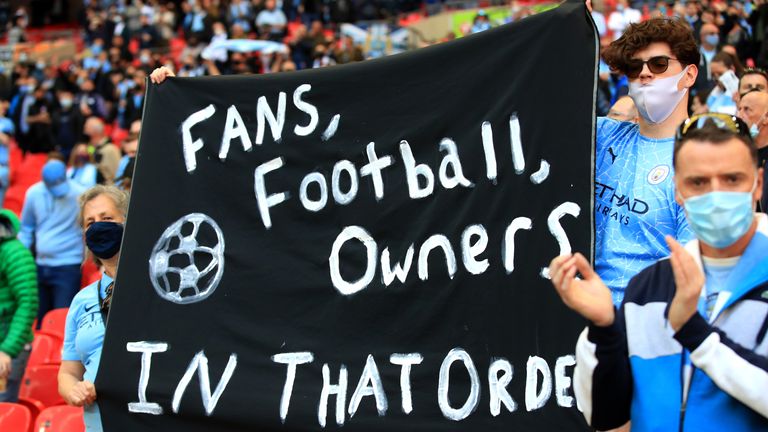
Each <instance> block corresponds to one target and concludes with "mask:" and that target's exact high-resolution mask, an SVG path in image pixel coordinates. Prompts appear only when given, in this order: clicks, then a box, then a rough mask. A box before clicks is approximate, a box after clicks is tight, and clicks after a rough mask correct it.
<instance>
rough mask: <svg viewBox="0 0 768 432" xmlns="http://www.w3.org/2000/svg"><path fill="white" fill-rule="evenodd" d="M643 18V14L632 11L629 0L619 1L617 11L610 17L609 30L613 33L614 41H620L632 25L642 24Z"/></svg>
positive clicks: (635, 10)
mask: <svg viewBox="0 0 768 432" xmlns="http://www.w3.org/2000/svg"><path fill="white" fill-rule="evenodd" d="M642 17H643V16H642V13H640V11H639V10H637V9H632V8H631V7H630V6H629V2H628V1H627V0H619V1H618V2H616V10H615V11H613V12H611V14H610V15H609V16H608V28H609V29H610V30H611V31H612V32H613V37H614V39H618V38H620V37H621V35H622V34H623V33H624V30H625V29H626V28H627V27H629V25H630V24H633V23H638V22H640V20H641V19H642Z"/></svg>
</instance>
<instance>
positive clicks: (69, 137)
mask: <svg viewBox="0 0 768 432" xmlns="http://www.w3.org/2000/svg"><path fill="white" fill-rule="evenodd" d="M84 122H85V118H84V117H83V113H82V112H80V106H79V105H77V104H75V98H74V95H73V94H72V92H70V91H69V90H62V91H60V92H59V105H58V107H56V108H55V109H54V111H53V127H54V136H55V137H56V142H57V143H58V147H59V151H61V153H62V154H63V155H64V157H69V154H70V152H71V151H72V148H73V147H74V146H75V143H77V142H78V141H79V140H80V138H82V130H83V123H84Z"/></svg>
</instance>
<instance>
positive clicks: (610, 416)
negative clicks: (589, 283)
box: [573, 323, 632, 430]
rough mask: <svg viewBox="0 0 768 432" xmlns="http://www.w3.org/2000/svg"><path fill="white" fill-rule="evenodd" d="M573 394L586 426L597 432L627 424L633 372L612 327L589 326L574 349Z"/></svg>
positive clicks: (622, 341)
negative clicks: (597, 431) (587, 424)
mask: <svg viewBox="0 0 768 432" xmlns="http://www.w3.org/2000/svg"><path fill="white" fill-rule="evenodd" d="M573 387H574V392H575V394H576V399H577V400H578V401H579V406H580V407H581V409H582V412H583V413H584V417H585V418H586V420H587V422H588V423H589V424H590V425H591V426H592V427H594V428H596V429H598V430H608V429H614V428H617V427H620V426H621V425H623V424H625V423H626V422H627V421H629V417H630V415H629V412H630V406H631V403H632V372H631V370H630V365H629V358H628V357H627V353H626V342H625V339H624V335H623V334H622V332H621V331H620V330H619V328H618V325H617V324H616V323H614V324H613V325H611V326H609V327H596V326H594V325H592V326H589V327H588V328H587V329H585V330H584V332H582V334H581V336H580V337H579V341H578V343H577V345H576V369H575V370H574V385H573Z"/></svg>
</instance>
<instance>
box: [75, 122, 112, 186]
mask: <svg viewBox="0 0 768 432" xmlns="http://www.w3.org/2000/svg"><path fill="white" fill-rule="evenodd" d="M83 133H84V134H85V135H86V136H87V137H88V150H89V152H90V153H91V154H92V155H93V161H94V162H95V163H96V167H97V168H98V174H97V179H96V182H97V183H99V184H112V182H113V181H114V180H115V173H116V172H117V166H118V165H119V164H120V149H118V148H117V146H116V145H114V144H112V142H111V141H110V140H109V137H107V136H106V135H105V134H104V122H103V121H101V119H100V118H98V117H89V118H88V119H87V120H86V121H85V126H84V127H83Z"/></svg>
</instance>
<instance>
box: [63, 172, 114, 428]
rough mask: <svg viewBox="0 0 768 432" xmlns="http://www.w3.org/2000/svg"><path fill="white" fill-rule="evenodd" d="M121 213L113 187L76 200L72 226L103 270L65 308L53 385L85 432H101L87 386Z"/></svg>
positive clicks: (97, 356) (92, 390) (107, 302)
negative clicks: (78, 413) (78, 411)
mask: <svg viewBox="0 0 768 432" xmlns="http://www.w3.org/2000/svg"><path fill="white" fill-rule="evenodd" d="M127 211H128V196H127V195H126V193H125V192H123V191H121V190H120V189H118V188H116V187H114V186H102V185H98V186H95V187H93V188H91V189H88V190H87V191H86V192H85V193H84V194H83V196H82V198H81V199H80V214H79V216H78V222H79V225H80V226H81V227H82V229H84V230H85V244H86V246H87V247H88V251H89V254H90V255H91V256H92V257H93V260H94V261H95V262H96V264H97V265H99V266H101V267H102V268H103V269H104V270H103V272H102V275H101V279H99V280H98V281H96V282H94V283H92V284H91V285H88V286H87V287H85V288H83V289H82V290H81V291H80V292H79V293H78V294H77V296H75V299H74V300H73V301H72V306H70V308H69V312H68V313H67V321H66V325H65V330H64V347H63V349H62V354H61V366H60V367H59V375H58V383H59V394H60V395H61V397H62V398H63V399H64V401H65V402H66V403H67V404H68V405H72V406H77V407H83V409H84V413H83V419H84V422H85V428H86V430H87V431H89V432H91V431H92V432H100V431H101V430H102V425H101V415H100V414H99V406H98V403H97V396H98V394H97V392H96V387H94V384H93V383H94V381H95V380H96V373H97V372H98V370H99V363H100V361H101V350H102V346H103V344H104V331H105V329H106V324H107V320H108V317H109V311H110V306H111V304H112V292H113V288H114V279H115V277H116V276H117V263H118V261H119V259H120V242H121V240H122V236H123V224H125V217H126V213H127Z"/></svg>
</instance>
